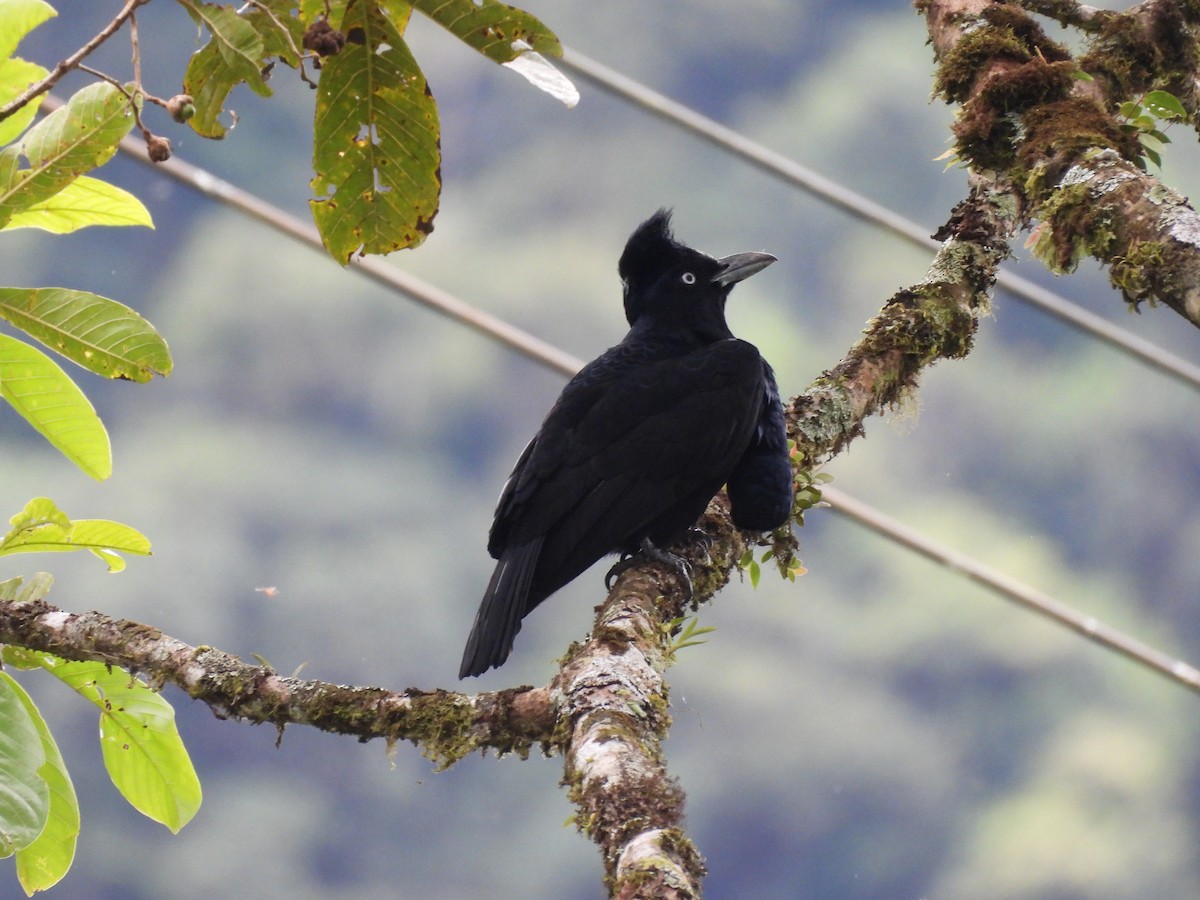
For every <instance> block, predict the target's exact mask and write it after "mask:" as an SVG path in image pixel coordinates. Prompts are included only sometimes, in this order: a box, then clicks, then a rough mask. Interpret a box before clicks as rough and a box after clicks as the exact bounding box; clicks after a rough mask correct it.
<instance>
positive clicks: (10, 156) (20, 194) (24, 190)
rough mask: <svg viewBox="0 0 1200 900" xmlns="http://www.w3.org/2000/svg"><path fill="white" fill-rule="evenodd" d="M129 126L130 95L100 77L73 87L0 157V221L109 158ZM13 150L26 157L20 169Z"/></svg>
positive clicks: (54, 191) (63, 186)
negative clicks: (75, 89) (63, 102)
mask: <svg viewBox="0 0 1200 900" xmlns="http://www.w3.org/2000/svg"><path fill="white" fill-rule="evenodd" d="M132 127H133V116H132V115H131V113H130V109H129V100H128V99H127V98H126V97H125V95H124V94H122V93H121V92H120V91H119V90H117V88H115V87H114V86H113V85H111V84H107V83H105V82H100V83H98V84H92V85H89V86H88V87H85V88H83V89H82V90H81V91H78V92H77V93H76V94H75V95H74V96H73V97H71V99H70V100H69V101H68V102H67V104H66V105H65V106H62V107H60V108H59V109H56V110H55V111H54V112H52V113H51V114H50V115H48V116H47V117H46V118H45V119H43V120H42V121H41V122H39V123H38V124H37V125H35V126H33V128H31V129H29V131H28V132H26V134H25V137H23V138H22V139H21V142H20V144H18V145H16V146H15V147H10V148H7V149H6V150H5V151H4V153H3V157H4V158H3V159H2V160H0V226H3V225H4V224H5V223H7V222H8V220H9V219H10V218H12V216H13V215H14V214H15V213H17V212H20V211H21V210H24V209H28V208H29V207H31V206H33V205H35V204H38V203H41V202H42V201H44V200H46V199H48V198H50V197H53V196H54V195H55V194H57V193H58V192H59V191H61V190H62V189H63V188H65V187H66V186H67V185H68V184H70V183H71V182H72V181H74V180H75V179H76V178H78V177H79V176H80V175H83V174H84V173H86V172H90V171H91V170H92V169H95V168H97V167H98V166H102V165H103V164H104V163H106V162H108V160H110V159H111V158H112V156H113V154H114V153H116V152H117V144H118V143H119V142H120V140H121V138H123V137H124V136H125V135H126V134H127V133H128V132H129V129H130V128H132ZM17 151H19V153H20V154H21V155H23V156H24V157H25V158H26V159H27V160H28V161H29V166H28V168H21V167H20V166H19V160H18V158H17V155H16V153H17Z"/></svg>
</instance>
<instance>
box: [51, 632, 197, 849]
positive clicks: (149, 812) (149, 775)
mask: <svg viewBox="0 0 1200 900" xmlns="http://www.w3.org/2000/svg"><path fill="white" fill-rule="evenodd" d="M44 656H45V661H44V662H43V663H42V665H43V666H44V667H45V668H46V669H48V670H49V671H50V672H52V673H53V674H54V675H55V676H56V677H58V678H60V679H62V681H63V682H64V683H65V684H67V685H69V686H70V687H71V688H72V689H74V690H76V691H78V692H79V693H80V694H81V695H82V696H84V697H85V698H87V699H88V700H90V701H91V702H92V703H94V704H95V705H96V706H97V707H98V708H99V709H100V750H101V753H102V755H103V757H104V766H105V768H106V769H108V775H109V778H111V779H112V782H113V784H114V785H115V786H116V788H117V790H118V791H120V792H121V795H122V796H123V797H124V798H125V799H126V800H127V801H129V804H130V805H131V806H132V807H133V808H134V809H136V810H137V811H138V812H140V813H142V815H144V816H147V817H148V818H151V819H153V820H154V821H155V822H159V823H161V824H163V825H165V826H166V827H167V828H169V829H171V831H175V832H177V831H179V829H181V828H182V827H183V826H184V825H186V824H187V823H188V822H189V821H191V819H192V817H193V816H194V815H195V814H196V810H198V809H199V808H200V801H201V790H200V780H199V779H198V778H197V777H196V770H195V769H194V768H193V767H192V761H191V759H190V758H189V757H188V752H187V748H185V747H184V746H183V740H182V739H181V738H180V737H179V731H178V730H177V729H176V727H175V710H174V709H172V708H171V704H169V703H168V702H167V701H166V700H164V699H163V698H162V697H160V696H159V695H158V694H156V693H154V691H152V690H150V688H149V687H147V686H146V684H145V682H143V681H141V680H139V679H137V678H133V677H132V676H130V675H129V673H128V672H123V671H121V670H120V669H117V668H112V669H110V668H109V667H108V666H106V665H104V664H103V663H93V662H67V661H65V660H61V659H58V658H57V657H54V656H51V655H50V654H45V655H44Z"/></svg>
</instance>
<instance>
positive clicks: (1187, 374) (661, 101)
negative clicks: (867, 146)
mask: <svg viewBox="0 0 1200 900" xmlns="http://www.w3.org/2000/svg"><path fill="white" fill-rule="evenodd" d="M562 63H563V65H564V67H565V68H567V69H570V70H571V71H572V72H575V73H576V74H578V75H582V76H583V77H584V78H586V79H587V80H588V81H590V82H592V84H594V85H596V86H597V87H599V88H602V89H603V90H606V91H608V92H609V93H611V94H615V95H616V96H618V97H621V98H622V99H624V100H627V101H629V102H630V103H633V104H634V105H636V106H638V107H640V108H642V109H643V110H645V111H647V112H649V113H652V114H653V115H655V116H658V118H660V119H662V120H664V121H666V122H669V123H671V124H673V125H678V126H680V127H681V128H683V129H685V130H686V131H689V132H691V133H692V134H694V135H696V136H698V137H701V138H703V139H704V140H706V141H708V142H709V143H711V144H714V145H716V146H717V147H720V148H721V149H723V150H725V151H727V152H729V153H732V154H733V155H735V156H737V157H740V158H741V159H742V160H744V161H746V162H748V163H750V164H751V165H753V166H755V167H756V168H758V169H761V170H762V171H764V172H766V173H768V174H769V175H772V176H774V177H776V178H779V179H780V180H782V181H784V182H786V183H788V184H790V185H792V186H793V187H798V188H801V189H802V190H805V191H808V192H809V193H811V194H814V195H816V196H817V197H820V198H821V199H823V200H826V201H827V202H829V203H831V204H832V205H834V206H837V207H839V208H840V209H842V210H844V211H845V212H848V213H850V214H851V215H853V216H855V217H856V218H859V219H861V220H863V221H865V222H869V223H871V224H874V225H878V226H880V227H882V228H886V229H887V230H888V231H891V232H893V233H895V234H898V235H900V236H901V237H903V238H905V239H906V240H908V241H909V242H910V243H913V244H916V245H917V246H918V247H921V248H922V249H932V250H936V249H937V248H938V247H939V246H941V245H940V243H939V242H938V241H936V240H934V239H933V238H932V237H930V236H929V231H928V229H926V228H922V227H921V226H920V225H918V224H917V223H916V222H914V221H912V220H911V219H908V218H905V217H904V216H902V215H900V213H898V212H896V211H895V210H892V209H889V208H888V207H886V206H884V205H883V204H881V203H876V202H875V201H874V200H871V199H870V198H869V197H864V196H863V195H862V194H859V193H857V192H855V191H852V190H850V189H849V188H847V187H845V186H844V185H842V184H839V183H838V182H836V181H834V180H833V179H831V178H827V177H826V176H824V175H821V174H820V173H818V172H815V171H813V170H812V169H810V168H808V167H807V166H803V165H801V164H800V163H798V162H796V161H795V160H793V159H790V158H789V157H786V156H784V155H783V154H782V153H777V152H776V151H774V150H771V149H769V148H768V147H764V146H763V145H762V144H759V143H757V142H756V141H753V140H751V139H750V138H748V137H746V136H745V135H744V134H741V133H740V132H737V131H734V130H733V129H732V128H728V127H727V126H725V125H722V124H721V123H719V122H716V121H714V120H712V119H710V118H707V117H706V116H703V115H701V114H700V113H698V112H696V111H695V110H694V109H692V108H691V107H689V106H685V105H684V104H682V103H679V102H677V101H675V100H672V99H670V98H669V97H666V96H664V95H663V94H660V93H658V92H657V91H654V90H652V89H651V88H649V87H647V86H646V85H644V84H642V83H641V82H639V81H635V80H634V79H632V78H630V77H628V76H626V75H622V74H621V73H620V72H617V71H616V70H614V69H610V68H609V67H608V66H605V65H603V64H601V63H599V62H596V61H595V60H594V59H591V58H590V57H587V56H585V55H584V54H582V53H580V52H579V51H577V50H572V49H566V50H565V51H564V53H563V58H562ZM996 283H997V284H998V285H1000V286H1001V287H1003V288H1004V289H1005V290H1007V291H1009V292H1010V293H1011V294H1013V295H1014V296H1015V297H1017V298H1018V299H1020V300H1024V301H1025V302H1027V303H1031V304H1032V305H1034V306H1036V307H1037V308H1039V309H1041V310H1042V311H1044V312H1046V313H1049V314H1050V315H1051V316H1054V317H1055V318H1057V319H1059V320H1061V321H1063V322H1066V323H1068V324H1069V325H1071V326H1073V327H1075V328H1079V329H1080V330H1082V331H1085V332H1087V333H1088V334H1090V335H1092V336H1093V337H1095V338H1098V339H1099V340H1101V341H1104V342H1105V343H1107V344H1108V345H1109V346H1111V347H1114V348H1116V349H1117V350H1119V351H1120V352H1122V353H1124V354H1126V355H1128V356H1131V357H1133V358H1134V359H1137V360H1139V361H1140V362H1142V363H1145V364H1146V365H1148V366H1150V367H1151V368H1154V369H1156V370H1158V371H1159V372H1162V373H1163V374H1166V375H1168V376H1169V377H1171V378H1173V379H1175V380H1177V381H1181V382H1183V383H1184V384H1186V385H1188V386H1189V387H1192V388H1194V389H1197V390H1200V366H1197V365H1195V364H1193V363H1191V362H1189V361H1187V360H1185V359H1183V358H1182V357H1179V356H1176V355H1175V354H1173V353H1171V352H1170V351H1168V350H1164V349H1163V348H1162V347H1159V346H1158V345H1156V344H1154V343H1152V342H1151V341H1147V340H1145V339H1144V338H1141V337H1138V336H1137V335H1135V334H1132V333H1131V332H1129V331H1127V330H1126V329H1124V328H1121V327H1119V326H1117V325H1114V324H1112V323H1111V322H1109V321H1108V320H1106V319H1103V318H1101V317H1100V316H1098V315H1096V314H1095V313H1091V312H1088V311H1087V310H1086V309H1084V308H1083V307H1081V306H1078V305H1077V304H1074V303H1071V302H1070V301H1069V300H1066V299H1064V298H1063V297H1060V296H1059V295H1058V294H1056V293H1054V292H1053V291H1050V290H1047V289H1046V288H1044V287H1041V286H1040V285H1038V284H1035V283H1033V282H1032V281H1030V280H1028V279H1027V278H1022V277H1021V276H1020V275H1015V274H1013V273H1012V272H1010V271H1008V270H1006V269H1003V268H1002V269H1001V270H1000V271H999V272H998V273H997V275H996Z"/></svg>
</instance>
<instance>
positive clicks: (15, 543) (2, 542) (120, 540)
mask: <svg viewBox="0 0 1200 900" xmlns="http://www.w3.org/2000/svg"><path fill="white" fill-rule="evenodd" d="M9 522H10V524H11V525H12V528H11V529H9V532H8V534H6V535H4V537H3V538H0V556H7V555H8V554H10V553H53V552H65V551H68V550H90V551H91V552H92V553H94V554H95V555H96V556H98V557H100V558H101V559H103V560H104V561H105V562H107V563H108V564H109V571H110V572H119V571H120V570H121V569H124V568H125V561H124V560H123V559H121V557H120V556H118V555H117V554H118V552H120V553H135V554H138V555H140V556H148V555H149V554H150V541H149V540H148V539H147V538H146V536H145V535H144V534H142V533H141V532H140V531H138V530H137V529H136V528H131V527H129V526H128V525H123V524H122V523H120V522H112V521H109V520H108V519H77V520H75V521H74V522H72V521H71V520H70V519H69V518H67V514H66V513H64V512H63V511H62V510H61V509H59V508H58V507H57V506H56V505H55V504H54V501H52V500H50V499H49V498H48V497H35V498H34V499H32V500H30V501H29V502H28V503H27V504H25V508H24V509H23V510H21V512H19V513H17V514H16V515H15V516H13V517H12V519H10V520H9ZM19 587H20V586H19V585H15V586H13V588H12V590H13V591H16V590H17V589H18V588H19ZM36 587H38V582H37V579H36V577H35V579H34V582H33V583H31V585H30V588H36ZM48 589H49V585H48V584H46V585H45V587H44V590H48Z"/></svg>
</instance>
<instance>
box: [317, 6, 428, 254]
mask: <svg viewBox="0 0 1200 900" xmlns="http://www.w3.org/2000/svg"><path fill="white" fill-rule="evenodd" d="M342 29H343V30H344V31H345V33H346V37H347V41H346V46H345V48H344V49H343V50H342V51H341V52H340V53H339V54H337V55H336V56H332V57H330V58H329V59H328V60H327V61H326V62H325V67H324V68H323V69H322V71H321V84H320V88H319V90H318V92H317V112H316V122H315V129H314V147H313V170H314V171H315V172H316V176H315V177H314V178H313V180H312V189H313V192H314V194H315V195H316V198H315V199H313V200H310V201H309V203H310V205H311V206H312V211H313V219H314V220H315V221H316V223H317V229H318V230H319V231H320V232H321V239H322V240H323V241H324V243H325V247H326V249H328V250H329V252H330V254H332V255H333V257H334V258H335V259H337V260H338V261H339V262H341V263H343V264H345V263H347V262H349V260H350V257H351V256H352V255H353V254H354V253H363V254H366V253H390V252H391V251H393V250H399V249H402V248H404V247H413V246H416V245H417V244H419V243H421V241H423V240H424V239H425V235H427V234H428V233H429V232H430V231H432V230H433V224H432V223H433V217H434V215H435V214H436V213H437V207H438V194H439V188H440V186H441V175H440V166H441V153H440V147H439V143H438V134H439V132H438V115H437V106H436V105H435V104H434V102H433V95H432V94H430V92H429V87H428V85H427V84H426V83H425V76H424V75H422V74H421V70H420V69H419V68H418V67H417V63H416V61H415V60H414V59H413V57H412V54H411V53H410V52H409V50H408V47H406V46H405V44H404V41H403V40H402V39H401V37H400V32H399V31H398V30H397V28H396V25H395V24H394V23H393V21H392V20H391V19H389V18H388V17H387V16H385V15H384V14H383V13H382V12H381V11H380V10H379V8H378V7H377V6H376V4H375V3H369V2H358V0H351V2H350V4H349V6H348V7H347V8H346V15H345V18H344V19H343V21H342Z"/></svg>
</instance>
